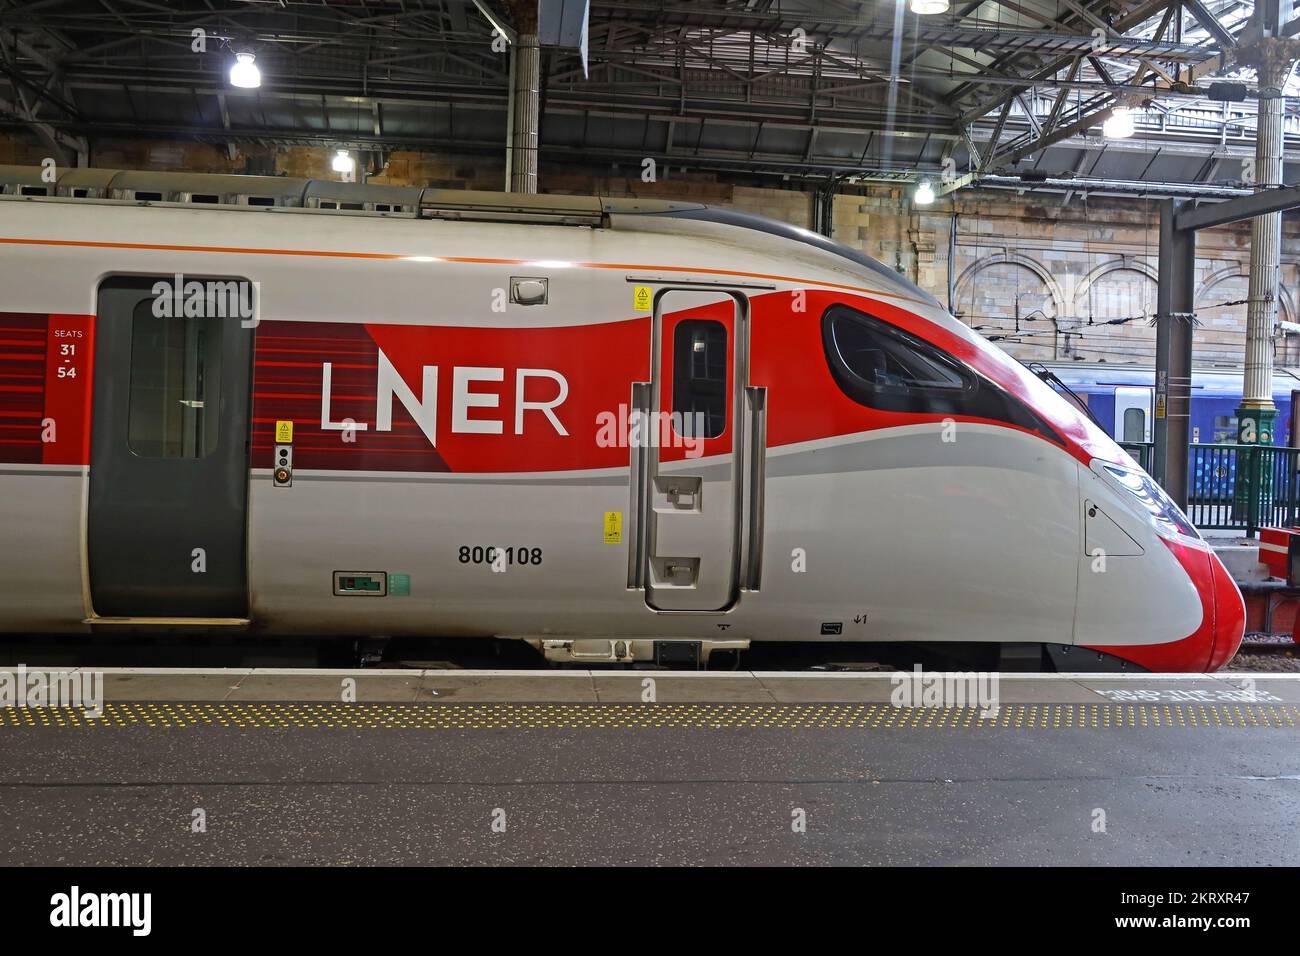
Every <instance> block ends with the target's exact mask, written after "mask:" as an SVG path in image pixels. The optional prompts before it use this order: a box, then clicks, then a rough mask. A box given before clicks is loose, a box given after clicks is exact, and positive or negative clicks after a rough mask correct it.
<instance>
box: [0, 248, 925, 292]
mask: <svg viewBox="0 0 1300 956" xmlns="http://www.w3.org/2000/svg"><path fill="white" fill-rule="evenodd" d="M0 243H5V244H8V245H18V246H74V247H78V248H85V249H146V250H154V251H162V252H225V253H234V254H239V255H250V256H322V257H325V258H334V259H380V260H388V261H396V260H403V259H416V258H431V259H433V260H434V261H435V262H468V263H477V264H480V265H500V266H526V265H532V264H533V263H534V262H535V261H536V260H533V259H482V258H476V257H471V256H428V257H417V256H408V255H399V254H398V253H395V252H331V251H328V250H324V249H257V248H241V247H238V246H172V245H165V244H162V243H152V242H82V241H77V240H71V239H7V238H3V237H0ZM573 266H574V267H576V268H579V269H626V270H630V271H634V272H637V271H650V272H654V271H660V272H685V273H692V274H697V275H699V274H702V275H715V276H734V277H737V278H742V279H767V280H770V281H774V282H793V283H797V284H807V285H817V286H824V287H825V288H828V289H846V290H848V291H850V292H865V293H867V294H868V295H876V296H885V297H888V298H891V299H902V300H904V301H906V302H916V303H918V304H920V305H928V304H929V303H927V302H925V301H924V300H922V299H914V298H912V297H911V296H907V295H902V294H901V293H898V292H882V291H881V290H879V289H868V288H866V287H865V286H855V285H843V284H841V283H838V282H822V281H820V280H818V279H803V278H799V277H796V276H778V275H768V274H767V273H765V272H740V271H737V270H734V269H705V268H701V267H699V266H656V265H643V264H638V263H629V262H575V263H573Z"/></svg>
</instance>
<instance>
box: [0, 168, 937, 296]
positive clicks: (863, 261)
mask: <svg viewBox="0 0 1300 956" xmlns="http://www.w3.org/2000/svg"><path fill="white" fill-rule="evenodd" d="M51 173H52V175H51ZM47 180H49V181H47ZM0 195H4V196H28V197H39V196H45V197H56V198H64V199H80V200H92V201H93V200H100V201H109V202H130V203H137V204H146V205H154V204H181V205H199V206H205V205H206V206H224V207H252V208H260V209H266V208H272V209H278V210H285V211H291V210H295V209H316V210H334V211H337V212H342V213H348V214H352V215H357V214H361V215H365V214H371V215H378V216H384V217H397V218H416V219H419V218H427V219H459V220H474V221H490V222H514V223H536V224H543V225H572V226H589V227H593V228H618V225H617V224H616V221H621V222H623V223H624V225H625V226H627V227H630V228H635V226H632V223H633V222H635V221H636V220H635V219H630V220H624V219H623V218H622V217H642V216H645V217H655V218H671V219H677V220H682V221H690V222H700V223H710V224H713V225H719V226H724V227H732V228H737V229H746V230H751V231H754V232H760V233H763V234H765V235H768V236H772V237H774V238H778V239H783V240H787V241H791V242H798V243H801V244H802V245H803V246H804V247H808V248H812V249H817V250H819V251H820V252H822V253H829V254H831V255H834V256H836V257H838V258H839V259H842V260H846V261H847V262H849V263H852V264H853V265H856V266H859V267H861V268H864V269H866V270H868V271H869V272H871V273H872V274H874V275H875V276H876V277H877V278H879V279H882V280H884V281H886V282H887V283H890V284H893V285H894V286H896V287H899V288H901V289H903V290H905V291H906V292H907V293H908V294H909V295H911V296H912V297H914V298H915V299H918V300H921V301H924V302H925V303H927V304H929V305H930V306H932V307H933V308H935V309H936V310H939V311H941V312H945V313H946V310H945V309H944V308H943V306H942V305H941V304H940V303H939V301H938V300H937V299H935V297H934V296H933V295H931V294H930V293H928V292H926V291H925V290H923V289H921V288H920V287H919V286H917V285H916V284H915V283H913V282H912V281H911V280H910V279H908V278H907V277H906V276H904V275H902V274H900V273H899V272H897V271H896V270H894V269H891V268H889V267H888V266H886V265H884V264H883V263H881V262H878V261H877V260H875V259H873V258H871V257H870V256H868V255H866V254H865V253H863V252H861V251H859V250H857V249H853V248H851V247H849V246H846V245H843V244H842V243H839V242H835V241H834V240H833V239H830V238H828V237H826V236H823V235H821V234H820V233H816V232H813V231H812V230H810V229H804V228H801V227H799V226H794V225H791V224H790V223H786V222H780V221H778V220H775V219H768V218H766V217H764V216H758V215H755V214H753V213H747V212H742V211H740V210H736V209H731V208H726V207H717V206H708V205H705V204H703V203H695V202H679V201H672V200H663V199H641V198H635V197H617V198H615V197H607V196H570V195H553V194H525V193H505V192H487V191H479V190H465V189H440V188H432V187H428V188H426V187H419V186H390V185H385V184H379V183H342V182H336V181H333V180H320V179H303V178H295V177H288V176H245V175H234V174H210V173H181V172H140V171H131V170H119V169H72V168H69V169H64V170H61V171H60V170H58V169H57V168H54V169H52V170H51V171H50V172H47V171H46V170H45V169H44V168H42V167H39V166H0Z"/></svg>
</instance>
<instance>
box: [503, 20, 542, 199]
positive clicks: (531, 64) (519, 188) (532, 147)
mask: <svg viewBox="0 0 1300 956" xmlns="http://www.w3.org/2000/svg"><path fill="white" fill-rule="evenodd" d="M511 55H512V56H513V57H514V64H513V66H514V89H513V91H512V92H513V101H514V102H513V106H514V112H513V114H512V117H511V123H510V134H511V138H510V191H511V192H512V193H535V192H537V134H538V128H539V125H540V122H541V117H540V116H539V112H540V110H541V96H540V91H541V51H540V49H539V47H538V44H537V27H536V24H534V25H533V27H532V30H531V31H530V32H528V33H523V32H521V33H520V34H519V39H518V42H517V43H516V44H515V46H514V49H513V50H512V51H511Z"/></svg>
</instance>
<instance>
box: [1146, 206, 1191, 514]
mask: <svg viewBox="0 0 1300 956" xmlns="http://www.w3.org/2000/svg"><path fill="white" fill-rule="evenodd" d="M1186 202H1187V201H1186V200H1183V199H1165V200H1163V201H1162V202H1161V203H1160V278H1159V287H1158V290H1157V296H1156V383H1155V384H1156V403H1155V429H1154V431H1155V448H1154V449H1153V454H1152V458H1151V464H1152V468H1153V471H1154V474H1153V477H1154V478H1155V479H1156V481H1158V482H1160V484H1161V485H1162V486H1163V487H1164V489H1165V491H1166V492H1168V493H1169V497H1171V498H1173V499H1174V501H1175V502H1176V503H1177V504H1178V506H1179V507H1180V508H1184V509H1185V508H1186V507H1187V444H1188V442H1189V441H1190V439H1191V435H1190V433H1189V426H1190V418H1189V412H1190V409H1191V404H1190V402H1191V395H1192V302H1193V297H1194V295H1195V291H1196V233H1195V232H1193V231H1192V230H1190V229H1188V230H1180V229H1177V228H1175V226H1174V220H1175V218H1176V217H1177V215H1178V211H1179V210H1180V209H1181V208H1182V207H1183V206H1185V205H1186Z"/></svg>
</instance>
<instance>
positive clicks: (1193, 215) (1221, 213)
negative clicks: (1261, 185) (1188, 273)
mask: <svg viewBox="0 0 1300 956" xmlns="http://www.w3.org/2000/svg"><path fill="white" fill-rule="evenodd" d="M1296 208H1300V186H1287V187H1286V188H1284V189H1268V190H1264V191H1263V192H1257V193H1252V194H1251V195H1249V196H1242V197H1241V198H1239V199H1229V200H1228V201H1227V202H1221V203H1214V204H1212V205H1206V206H1198V207H1196V208H1195V209H1185V210H1182V211H1181V212H1179V213H1178V218H1177V222H1176V225H1177V227H1178V228H1179V229H1180V230H1185V231H1187V232H1194V231H1196V230H1198V229H1211V228H1213V227H1214V226H1226V225H1228V223H1232V222H1240V221H1241V220H1243V219H1254V218H1255V217H1256V216H1267V215H1268V214H1269V213H1273V212H1286V211H1287V210H1288V209H1296Z"/></svg>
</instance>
